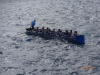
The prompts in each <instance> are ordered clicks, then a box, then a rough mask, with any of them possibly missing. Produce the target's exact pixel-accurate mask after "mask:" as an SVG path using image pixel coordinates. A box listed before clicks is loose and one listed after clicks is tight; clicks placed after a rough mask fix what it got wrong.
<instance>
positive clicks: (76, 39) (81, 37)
mask: <svg viewBox="0 0 100 75" xmlns="http://www.w3.org/2000/svg"><path fill="white" fill-rule="evenodd" d="M26 34H27V35H34V36H40V37H42V38H45V39H61V40H67V41H68V42H71V43H74V44H79V45H84V44H85V39H84V35H78V36H76V37H73V38H72V37H66V36H64V37H59V35H53V34H49V35H48V34H42V33H36V32H34V31H30V30H26Z"/></svg>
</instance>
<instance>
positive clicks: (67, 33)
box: [33, 27, 77, 37]
mask: <svg viewBox="0 0 100 75" xmlns="http://www.w3.org/2000/svg"><path fill="white" fill-rule="evenodd" d="M33 30H34V31H35V32H36V33H40V34H46V35H56V36H59V37H65V36H66V37H76V36H77V31H74V33H72V30H70V31H68V30H66V31H65V32H63V31H62V30H60V29H58V30H57V31H56V30H55V29H53V30H51V29H49V28H48V27H47V28H46V29H45V28H44V27H42V29H39V28H38V27H37V28H33Z"/></svg>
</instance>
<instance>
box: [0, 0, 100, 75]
mask: <svg viewBox="0 0 100 75" xmlns="http://www.w3.org/2000/svg"><path fill="white" fill-rule="evenodd" d="M34 19H36V27H40V28H41V27H43V26H44V27H49V28H50V29H53V28H56V29H59V28H60V29H62V30H66V29H67V30H73V31H74V30H77V32H78V34H82V35H85V42H86V44H85V45H84V46H80V45H76V44H72V43H68V42H67V41H60V40H53V39H52V40H44V39H43V38H41V37H36V36H27V35H26V34H25V28H28V27H30V23H31V21H32V20H34ZM28 40H29V41H28ZM80 66H86V67H88V66H92V67H94V70H88V69H87V70H84V69H79V67H80ZM0 75H100V0H0Z"/></svg>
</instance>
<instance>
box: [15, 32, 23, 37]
mask: <svg viewBox="0 0 100 75" xmlns="http://www.w3.org/2000/svg"><path fill="white" fill-rule="evenodd" d="M22 34H25V32H23V33H20V34H16V35H14V36H18V35H22Z"/></svg>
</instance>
